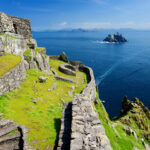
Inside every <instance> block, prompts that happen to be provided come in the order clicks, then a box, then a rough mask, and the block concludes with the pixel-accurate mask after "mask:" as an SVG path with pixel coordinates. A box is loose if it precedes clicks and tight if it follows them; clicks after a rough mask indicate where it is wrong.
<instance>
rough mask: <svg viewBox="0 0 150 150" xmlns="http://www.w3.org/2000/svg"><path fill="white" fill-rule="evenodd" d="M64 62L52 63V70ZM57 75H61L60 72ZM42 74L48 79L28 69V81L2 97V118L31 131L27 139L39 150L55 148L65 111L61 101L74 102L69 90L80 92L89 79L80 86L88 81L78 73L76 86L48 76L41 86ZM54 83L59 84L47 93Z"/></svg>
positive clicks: (37, 71) (0, 100) (0, 106)
mask: <svg viewBox="0 0 150 150" xmlns="http://www.w3.org/2000/svg"><path fill="white" fill-rule="evenodd" d="M61 63H63V62H61V61H55V60H51V61H50V65H51V67H52V68H55V69H56V70H57V68H58V65H59V64H61ZM57 72H58V73H59V71H58V70H57ZM59 74H61V73H59ZM41 75H42V76H46V74H45V73H43V72H41V71H39V70H28V71H27V78H26V80H25V82H24V83H23V84H22V85H21V87H20V88H19V89H17V90H14V91H12V92H10V93H7V94H5V95H3V96H1V97H0V113H1V114H2V115H3V117H5V118H7V119H11V120H14V121H15V122H16V123H19V124H22V125H25V126H26V127H27V128H29V133H28V136H29V138H28V140H29V142H30V144H31V145H33V146H34V147H35V148H37V149H39V150H43V149H53V147H54V145H55V140H56V139H57V136H58V132H59V128H60V118H61V112H62V102H61V101H60V99H63V100H64V101H67V102H68V101H71V100H72V97H70V96H69V95H68V91H71V89H70V88H69V87H70V86H75V87H76V88H75V90H74V94H75V93H77V92H81V91H82V89H83V88H84V86H85V85H86V80H85V82H84V84H81V83H82V81H83V80H84V79H85V74H83V73H79V72H78V73H77V77H73V79H74V80H75V81H77V83H76V84H75V83H69V82H63V81H56V80H55V79H54V77H53V75H52V76H48V79H47V82H46V83H39V82H38V77H39V76H41ZM61 75H62V76H66V75H64V74H61ZM69 77H70V78H72V77H71V76H69ZM54 83H57V88H56V89H55V90H53V91H48V90H47V89H49V88H51V87H52V85H53V84H54ZM33 98H36V101H37V104H34V103H33V102H32V99H33Z"/></svg>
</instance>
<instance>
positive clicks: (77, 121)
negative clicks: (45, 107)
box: [57, 66, 112, 150]
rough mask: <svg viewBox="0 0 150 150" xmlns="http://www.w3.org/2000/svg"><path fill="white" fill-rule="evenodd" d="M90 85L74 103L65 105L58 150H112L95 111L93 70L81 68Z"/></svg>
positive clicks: (76, 97)
mask: <svg viewBox="0 0 150 150" xmlns="http://www.w3.org/2000/svg"><path fill="white" fill-rule="evenodd" d="M79 70H80V71H83V72H85V73H86V74H87V78H88V81H89V83H88V84H87V86H86V87H85V88H84V90H83V91H82V93H81V94H77V95H75V97H74V98H73V100H72V102H70V103H65V104H64V108H63V115H62V119H61V129H60V134H59V141H58V146H57V150H81V149H82V150H112V148H111V146H110V142H109V140H108V138H107V136H106V134H105V129H104V127H103V125H102V123H101V121H100V120H99V118H98V116H97V114H96V113H95V111H94V107H93V106H94V103H95V101H96V100H97V99H96V84H95V79H94V75H93V71H92V69H91V68H88V67H86V66H80V67H79Z"/></svg>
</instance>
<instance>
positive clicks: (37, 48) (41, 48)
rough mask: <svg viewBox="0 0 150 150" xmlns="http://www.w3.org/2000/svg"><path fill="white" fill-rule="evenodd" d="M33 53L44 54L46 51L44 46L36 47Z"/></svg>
mask: <svg viewBox="0 0 150 150" xmlns="http://www.w3.org/2000/svg"><path fill="white" fill-rule="evenodd" d="M35 53H41V54H46V51H45V48H44V47H36V48H35Z"/></svg>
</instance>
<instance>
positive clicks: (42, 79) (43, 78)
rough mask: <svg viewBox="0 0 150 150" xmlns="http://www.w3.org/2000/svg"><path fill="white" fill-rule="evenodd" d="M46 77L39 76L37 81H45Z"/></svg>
mask: <svg viewBox="0 0 150 150" xmlns="http://www.w3.org/2000/svg"><path fill="white" fill-rule="evenodd" d="M46 79H47V78H46V77H43V76H40V77H39V82H40V83H44V82H46Z"/></svg>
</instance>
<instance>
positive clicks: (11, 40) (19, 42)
mask: <svg viewBox="0 0 150 150" xmlns="http://www.w3.org/2000/svg"><path fill="white" fill-rule="evenodd" d="M9 35H10V34H9V33H6V34H2V35H0V48H1V49H3V50H5V52H7V53H11V54H15V55H20V56H22V55H23V52H24V51H25V49H26V40H24V38H20V37H19V38H16V37H13V36H9Z"/></svg>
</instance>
